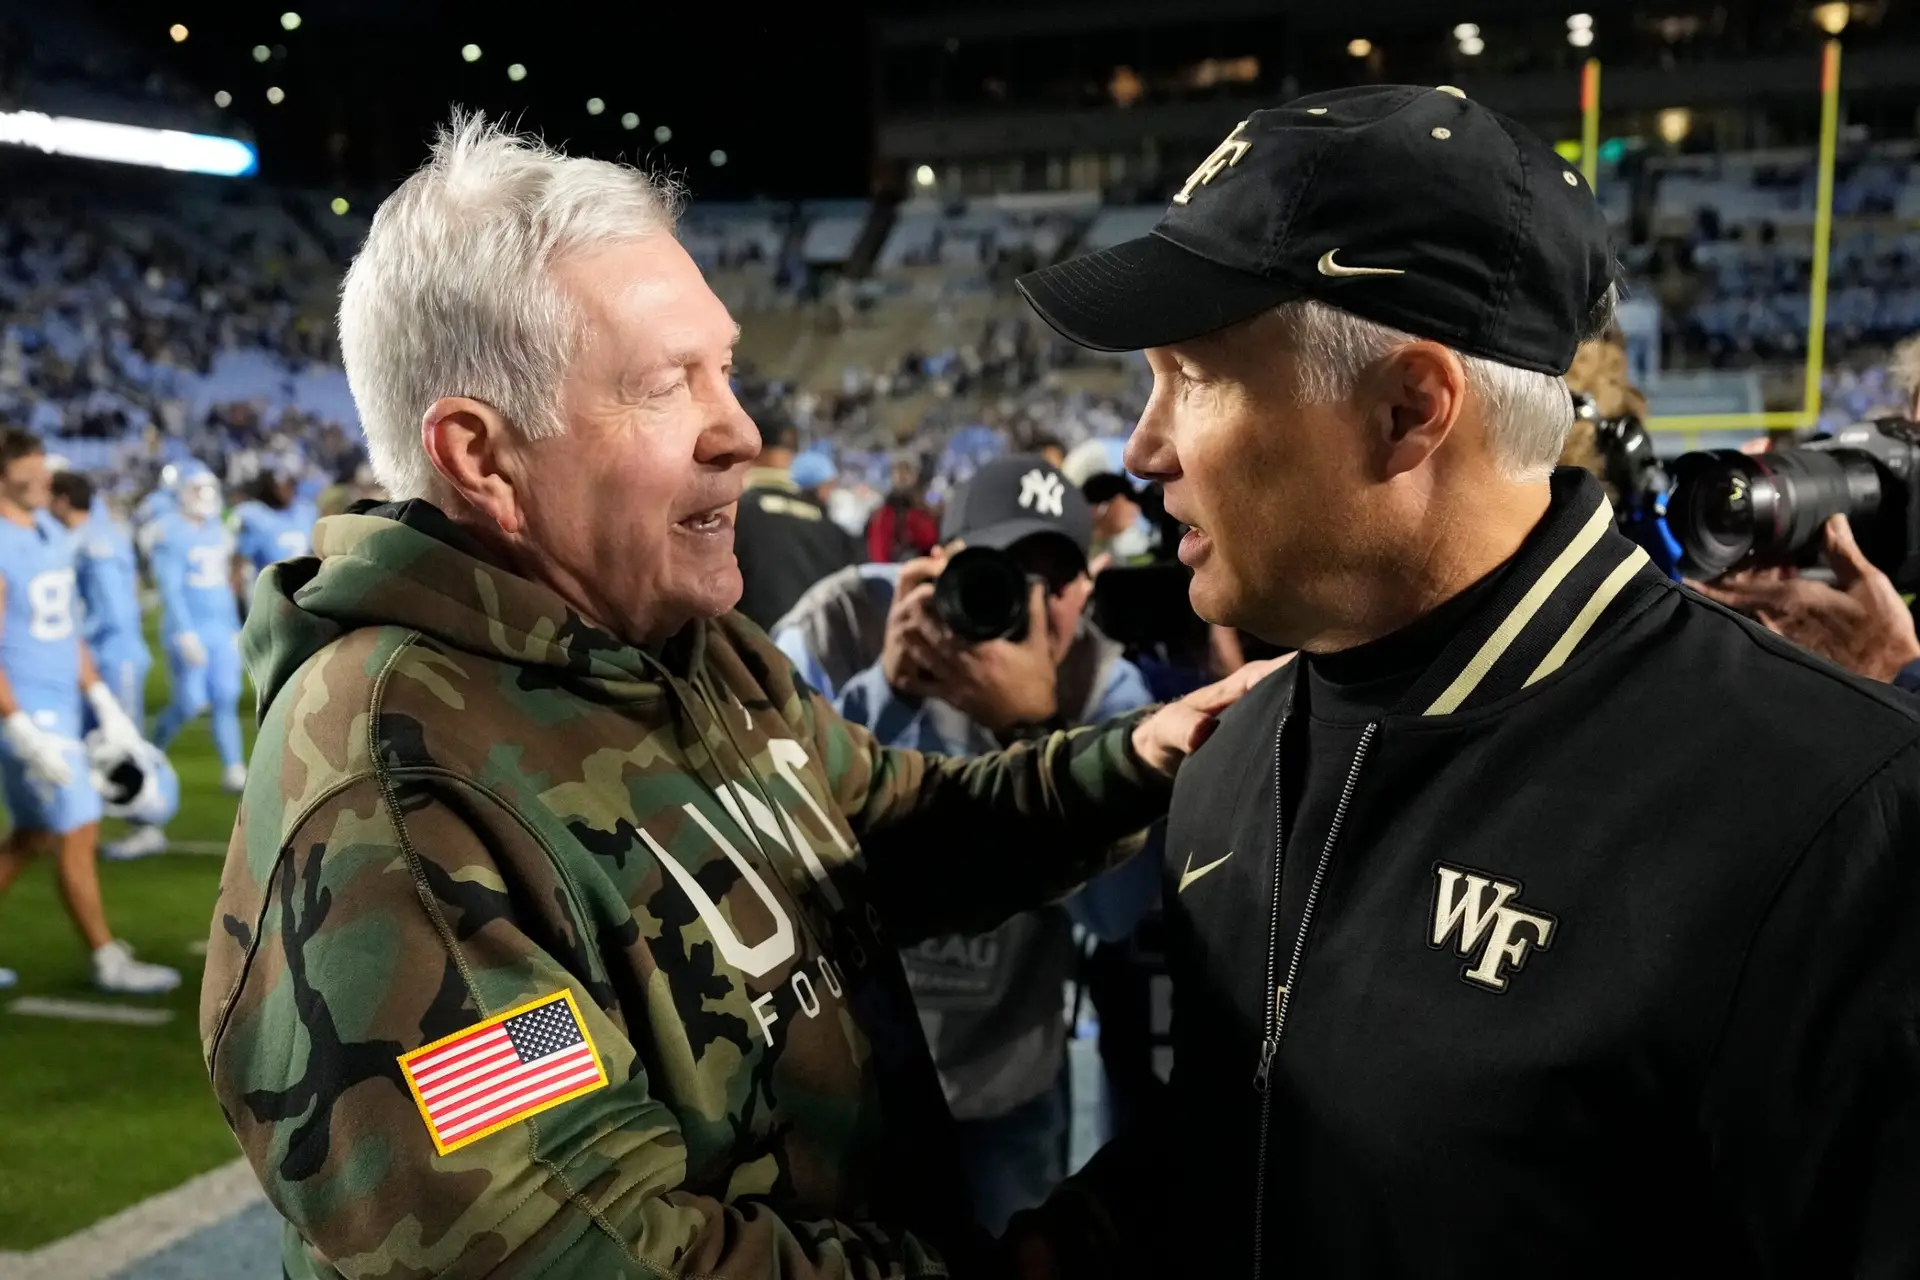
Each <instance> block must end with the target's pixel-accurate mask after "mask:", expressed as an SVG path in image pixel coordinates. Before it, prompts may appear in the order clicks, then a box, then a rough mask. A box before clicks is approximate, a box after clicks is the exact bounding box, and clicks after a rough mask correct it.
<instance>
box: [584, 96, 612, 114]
mask: <svg viewBox="0 0 1920 1280" xmlns="http://www.w3.org/2000/svg"><path fill="white" fill-rule="evenodd" d="M606 109H607V104H606V102H605V101H603V100H602V99H599V98H588V99H587V114H588V115H590V116H597V115H599V114H600V113H601V112H602V111H605V110H606Z"/></svg>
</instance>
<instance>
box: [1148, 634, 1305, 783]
mask: <svg viewBox="0 0 1920 1280" xmlns="http://www.w3.org/2000/svg"><path fill="white" fill-rule="evenodd" d="M1291 661H1293V655H1292V654H1287V655H1286V656H1284V657H1280V658H1269V659H1267V660H1266V661H1265V662H1249V663H1248V664H1247V665H1246V666H1244V667H1241V668H1240V669H1239V670H1238V671H1236V672H1234V673H1233V674H1232V675H1230V676H1228V677H1227V678H1226V679H1225V680H1216V681H1214V682H1213V683H1212V684H1210V685H1206V686H1205V687H1203V688H1199V689H1195V690H1194V691H1193V692H1192V693H1190V694H1188V695H1187V696H1186V697H1184V698H1182V699H1180V700H1179V701H1178V702H1169V703H1168V704H1167V705H1166V706H1164V707H1161V708H1160V709H1159V710H1158V711H1156V712H1154V713H1153V714H1152V715H1150V716H1148V717H1147V718H1146V719H1145V720H1142V721H1141V722H1140V723H1139V724H1137V725H1135V726H1134V729H1133V749H1134V751H1136V752H1137V753H1139V756H1140V758H1141V759H1142V760H1144V761H1145V762H1146V763H1147V765H1148V766H1149V767H1151V768H1153V769H1157V770H1158V771H1160V772H1161V773H1164V774H1166V775H1167V776H1169V777H1171V776H1173V774H1174V772H1175V771H1176V770H1178V769H1179V768H1180V763H1181V761H1183V760H1185V759H1186V758H1187V757H1188V756H1190V755H1192V754H1193V753H1194V752H1196V751H1198V750H1199V749H1200V744H1201V743H1203V742H1205V741H1206V740H1207V738H1208V736H1209V735H1211V734H1212V733H1213V728H1214V724H1215V718H1216V717H1218V716H1219V715H1220V714H1221V713H1223V712H1224V711H1226V709H1227V708H1228V707H1231V706H1232V705H1233V704H1234V703H1236V702H1238V701H1240V699H1241V697H1242V695H1244V694H1245V693H1246V691H1247V690H1249V689H1251V688H1253V686H1254V685H1256V684H1258V683H1259V682H1260V681H1261V680H1263V679H1265V678H1266V677H1267V676H1268V675H1271V674H1272V673H1273V672H1275V671H1278V670H1279V669H1280V668H1281V667H1284V666H1286V665H1287V663H1289V662H1291Z"/></svg>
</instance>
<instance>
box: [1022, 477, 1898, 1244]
mask: <svg viewBox="0 0 1920 1280" xmlns="http://www.w3.org/2000/svg"><path fill="white" fill-rule="evenodd" d="M1479 598H1480V600H1481V603H1479V604H1476V605H1475V607H1473V608H1472V609H1471V611H1470V612H1469V613H1468V615H1467V617H1466V618H1465V620H1464V622H1463V623H1462V625H1461V627H1460V629H1459V630H1458V632H1457V633H1456V634H1455V635H1454V637H1453V638H1452V640H1451V641H1448V642H1446V643H1445V644H1444V645H1442V646H1441V647H1440V656H1439V657H1438V658H1437V659H1436V660H1435V661H1433V662H1432V663H1431V665H1430V666H1428V668H1427V669H1426V671H1425V673H1424V674H1423V675H1421V676H1419V677H1418V678H1417V679H1415V680H1413V681H1412V682H1411V683H1412V687H1411V690H1410V692H1407V693H1406V694H1405V696H1403V697H1402V698H1401V699H1400V700H1399V702H1398V703H1397V706H1396V709H1395V710H1393V711H1391V712H1388V713H1387V714H1384V715H1381V716H1378V717H1377V718H1375V719H1373V720H1371V721H1370V722H1369V723H1367V724H1346V725H1327V726H1323V725H1321V724H1320V723H1319V722H1318V721H1316V722H1315V723H1314V725H1313V726H1312V728H1313V733H1312V736H1313V739H1314V743H1315V751H1316V756H1315V758H1314V759H1313V760H1312V761H1311V763H1310V764H1309V765H1308V766H1307V768H1306V769H1305V773H1306V775H1307V776H1308V777H1309V778H1310V779H1313V781H1310V782H1309V784H1308V785H1307V786H1306V787H1305V793H1306V794H1305V796H1304V798H1301V799H1299V800H1297V801H1296V800H1294V799H1291V798H1288V797H1286V796H1285V795H1284V788H1285V786H1286V785H1288V784H1287V781H1286V778H1285V777H1284V776H1280V775H1283V774H1285V773H1286V772H1287V770H1285V769H1283V768H1282V763H1281V762H1282V760H1283V759H1290V758H1291V757H1292V756H1294V755H1296V754H1297V751H1296V750H1295V747H1294V743H1295V737H1294V735H1296V734H1299V733H1301V731H1302V730H1303V728H1305V726H1303V725H1301V724H1300V723H1298V721H1297V720H1296V721H1294V722H1292V723H1289V712H1290V708H1291V707H1292V704H1293V703H1294V700H1295V696H1296V683H1297V680H1298V676H1297V673H1295V672H1291V671H1290V672H1288V673H1283V674H1282V675H1281V676H1277V677H1275V678H1272V679H1269V680H1268V681H1266V682H1265V683H1264V684H1263V685H1261V686H1257V687H1256V688H1255V690H1254V691H1253V693H1252V694H1250V695H1249V696H1248V697H1247V698H1246V699H1245V700H1243V701H1242V702H1241V703H1240V704H1239V705H1238V706H1237V707H1235V708H1234V709H1233V710H1232V711H1231V712H1229V713H1228V714H1227V715H1226V716H1224V717H1223V718H1222V720H1221V723H1220V726H1219V728H1218V731H1217V732H1216V733H1215V734H1214V735H1213V737H1212V738H1211V739H1210V740H1209V741H1208V743H1207V745H1206V746H1205V748H1204V749H1202V751H1201V752H1200V753H1199V754H1197V755H1196V756H1195V757H1194V758H1193V759H1192V760H1191V761H1189V762H1188V763H1187V765H1186V766H1185V767H1184V768H1183V769H1182V770H1181V772H1180V775H1179V781H1178V784H1177V787H1176V790H1175V795H1174V802H1173V809H1172V813H1171V815H1170V818H1169V828H1168V838H1167V843H1166V850H1167V862H1166V903H1167V910H1168V933H1169V945H1168V963H1169V966H1170V969H1171V972H1172V976H1173V981H1174V993H1175V995H1174V999H1175V1026H1174V1039H1175V1066H1174V1078H1173V1086H1174V1088H1173V1095H1174V1100H1173V1113H1172V1115H1171V1116H1170V1117H1169V1123H1168V1124H1167V1125H1166V1127H1165V1131H1164V1132H1161V1133H1157V1134H1150V1135H1146V1136H1142V1137H1140V1138H1138V1139H1137V1140H1135V1141H1132V1142H1129V1141H1127V1140H1125V1139H1123V1140H1121V1141H1120V1142H1117V1143H1115V1144H1114V1145H1112V1146H1110V1147H1109V1148H1108V1149H1107V1150H1105V1151H1103V1152H1102V1153H1101V1154H1100V1155H1099V1156H1098V1157H1096V1159H1095V1160H1094V1162H1093V1164H1092V1165H1090V1166H1089V1167H1088V1169H1087V1170H1086V1171H1084V1172H1083V1173H1082V1174H1081V1175H1080V1176H1079V1177H1077V1178H1075V1179H1073V1180H1071V1181H1070V1182H1069V1183H1068V1185H1067V1186H1066V1187H1065V1188H1063V1189H1062V1191H1061V1192H1060V1193H1059V1194H1057V1195H1056V1196H1055V1198H1054V1200H1053V1201H1051V1202H1050V1203H1049V1204H1048V1206H1047V1207H1046V1208H1045V1209H1043V1210H1041V1211H1040V1212H1039V1214H1038V1215H1037V1216H1035V1217H1033V1218H1030V1219H1028V1220H1026V1221H1024V1222H1021V1223H1016V1230H1020V1229H1029V1230H1039V1231H1042V1232H1044V1233H1045V1234H1046V1235H1048V1236H1049V1237H1050V1238H1051V1239H1052V1240H1053V1241H1054V1243H1055V1246H1056V1252H1057V1253H1058V1256H1059V1257H1060V1259H1061V1261H1062V1263H1063V1266H1064V1269H1065V1271H1066V1272H1067V1273H1068V1274H1098V1275H1179V1276H1189V1275H1190V1276H1206V1277H1215V1276H1228V1277H1233V1276H1251V1275H1265V1276H1300V1277H1322V1276H1418V1277H1423V1278H1437V1277H1472V1278H1473V1280H1508V1278H1509V1277H1521V1276H1530V1277H1531V1276H1551V1277H1556V1278H1558V1277H1568V1276H1595V1277H1600V1276H1606V1277H1618V1276H1627V1275H1631V1276H1636V1277H1645V1276H1667V1275H1673V1276H1708V1275H1711V1276H1740V1277H1750V1276H1833V1275H1845V1276H1887V1277H1893V1276H1903V1277H1912V1276H1920V714H1916V710H1915V708H1914V707H1913V706H1912V705H1911V700H1910V699H1909V697H1908V696H1907V695H1905V694H1903V693H1900V692H1898V691H1894V690H1890V689H1887V688H1885V687H1883V686H1878V685H1873V684H1870V683H1868V682H1865V681H1861V680H1858V679H1855V678H1853V677H1851V676H1848V675H1846V674H1844V673H1842V672H1840V671H1838V670H1837V669H1835V668H1833V667H1831V666H1828V665H1827V664H1825V663H1824V662H1822V661H1820V660H1818V659H1816V658H1813V657H1811V656H1809V655H1808V654H1806V653H1804V652H1802V651H1800V650H1798V649H1796V648H1794V647H1792V646H1790V645H1788V644H1786V643H1784V642H1783V641H1781V640H1779V639H1777V638H1776V637H1774V636H1772V635H1771V634H1769V633H1768V632H1766V631H1765V630H1764V629H1762V628H1760V627H1758V626H1755V625H1753V624H1751V623H1750V622H1748V621H1746V620H1745V619H1743V618H1740V617H1739V616H1737V615H1735V614H1733V613H1730V612H1728V611H1726V610H1724V609H1721V608H1720V607H1718V606H1717V605H1714V604H1712V603H1710V602H1708V601H1706V600H1703V599H1701V598H1700V597H1699V596H1697V595H1695V594H1693V593H1691V592H1688V591H1686V590H1685V589H1683V588H1681V587H1679V586H1677V585H1675V584H1673V583H1671V582H1669V581H1667V580H1666V579H1665V578H1663V577H1662V576H1661V575H1660V574H1659V573H1658V572H1656V571H1655V570H1654V569H1653V568H1652V567H1651V565H1649V564H1648V563H1647V561H1646V557H1645V555H1644V554H1643V553H1642V552H1640V551H1639V550H1638V549H1637V548H1635V547H1634V546H1633V544H1631V543H1630V542H1628V541H1627V540H1625V539H1624V538H1621V537H1620V536H1618V535H1617V534H1615V533H1614V531H1613V528H1612V524H1611V512H1610V511H1609V509H1608V508H1607V507H1606V504H1605V502H1604V499H1603V498H1602V497H1601V495H1600V492H1599V489H1598V487H1597V486H1596V485H1595V484H1594V483H1593V482H1592V481H1591V480H1589V479H1587V478H1586V477H1585V476H1584V474H1583V473H1569V472H1561V473H1558V474H1556V476H1555V478H1554V500H1553V504H1552V508H1551V510H1550V512H1549V514H1548V515H1547V517H1546V518H1545V520H1543V521H1542V523H1541V525H1540V526H1539V527H1538V528H1537V529H1536V531H1535V533H1534V534H1533V536H1532V537H1531V538H1530V539H1529V540H1528V541H1527V543H1526V544H1525V546H1523V548H1522V549H1521V551H1520V552H1519V554H1518V555H1517V557H1516V558H1515V559H1514V560H1513V561H1512V562H1510V564H1509V566H1508V569H1507V571H1505V572H1504V573H1503V574H1502V575H1501V576H1500V578H1499V580H1498V583H1497V585H1495V586H1493V587H1492V589H1490V590H1489V591H1484V592H1481V593H1479ZM1302 714H1303V715H1307V714H1312V712H1311V711H1307V712H1302ZM1283 726H1284V727H1283ZM1323 728H1324V729H1325V732H1322V729H1323ZM1283 736H1284V738H1285V740H1286V743H1287V749H1286V750H1284V751H1283V750H1282V740H1283ZM1328 744H1338V748H1339V749H1338V750H1337V752H1333V753H1332V754H1333V755H1334V756H1335V757H1336V758H1328V756H1329V753H1330V748H1329V746H1328ZM1277 778H1278V779H1279V786H1278V787H1277V786H1276V779H1277ZM1283 812H1286V813H1288V814H1289V817H1288V819H1287V822H1286V829H1285V830H1278V829H1277V827H1278V825H1279V824H1280V815H1281V814H1282V813H1283ZM1276 889H1277V896H1276Z"/></svg>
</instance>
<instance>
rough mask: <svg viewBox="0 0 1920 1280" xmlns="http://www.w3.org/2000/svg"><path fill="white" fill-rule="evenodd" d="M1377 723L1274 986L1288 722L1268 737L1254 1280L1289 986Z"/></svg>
mask: <svg viewBox="0 0 1920 1280" xmlns="http://www.w3.org/2000/svg"><path fill="white" fill-rule="evenodd" d="M1379 727H1380V726H1379V725H1378V724H1377V723H1374V724H1369V725H1367V727H1366V728H1365V729H1362V730H1361V731H1360V745H1359V746H1358V747H1356V748H1355V749H1354V753H1353V763H1352V764H1350V765H1348V766H1347V780H1346V783H1345V784H1344V785H1343V786H1342V787H1341V788H1340V802H1339V804H1337V805H1335V806H1334V810H1333V822H1332V823H1331V824H1330V825H1329V826H1328V827H1327V839H1326V843H1325V844H1323V845H1321V847H1320V861H1319V863H1318V864H1317V865H1315V867H1314V869H1313V882H1312V883H1311V884H1309V885H1308V886H1307V902H1306V905H1305V906H1304V907H1303V908H1302V909H1301V911H1300V928H1299V930H1298V931H1297V932H1296V933H1295V934H1294V936H1293V951H1292V953H1291V954H1290V955H1289V956H1288V958H1287V980H1286V981H1285V982H1284V983H1282V984H1281V985H1279V986H1278V987H1276V986H1275V985H1274V981H1273V977H1274V973H1273V970H1274V961H1275V959H1276V958H1277V956H1278V955H1279V941H1280V868H1281V855H1282V851H1283V850H1284V849H1285V847H1286V846H1285V845H1284V844H1283V843H1282V839H1281V837H1282V835H1283V834H1284V832H1283V830H1282V819H1281V814H1282V813H1284V812H1285V809H1284V807H1283V806H1282V804H1281V792H1280V783H1281V757H1280V744H1281V739H1282V738H1283V737H1284V735H1285V734H1286V731H1287V718H1286V717H1285V716H1282V717H1281V718H1280V728H1279V730H1278V731H1276V732H1275V734H1274V737H1273V910H1272V913H1271V915H1270V917H1269V924H1268V928H1267V987H1266V989H1267V992H1268V994H1267V996H1266V997H1265V999H1266V1006H1267V1013H1266V1024H1267V1033H1266V1035H1265V1037H1264V1038H1262V1040H1261V1041H1260V1065H1259V1067H1258V1069H1257V1070H1256V1071H1255V1072H1254V1077H1253V1087H1254V1088H1255V1089H1256V1090H1258V1091H1259V1094H1260V1140H1259V1147H1258V1154H1257V1155H1256V1157H1255V1160H1256V1163H1255V1165H1254V1170H1253V1197H1254V1199H1253V1274H1254V1280H1260V1276H1261V1275H1262V1271H1261V1267H1262V1265H1263V1262H1264V1258H1263V1256H1262V1254H1263V1251H1264V1247H1265V1244H1266V1225H1267V1134H1268V1130H1269V1129H1270V1128H1271V1126H1272V1123H1273V1059H1274V1056H1275V1055H1276V1054H1278V1053H1279V1052H1280V1037H1281V1036H1282V1035H1283V1034H1284V1033H1285V1032H1286V1029H1287V1007H1288V1005H1289V1004H1291V1003H1292V1000H1293V987H1294V984H1295V983H1296V982H1297V981H1299V978H1300V958H1301V956H1303V955H1305V954H1306V950H1307V934H1308V931H1309V930H1311V929H1312V927H1313V912H1314V908H1315V907H1316V906H1318V905H1319V902H1320V886H1321V885H1323V884H1325V883H1326V880H1327V867H1328V865H1329V864H1330V863H1331V862H1332V861H1333V845H1334V842H1335V841H1336V840H1338V839H1339V838H1340V828H1341V826H1342V825H1343V824H1344V823H1345V822H1346V820H1347V808H1348V806H1349V805H1351V804H1352V803H1353V788H1354V786H1355V784H1356V783H1358V782H1359V781H1360V766H1361V764H1362V763H1363V762H1365V760H1366V758H1367V748H1368V747H1370V746H1371V745H1373V735H1374V733H1375V731H1376V730H1378V729H1379Z"/></svg>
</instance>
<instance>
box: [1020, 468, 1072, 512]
mask: <svg viewBox="0 0 1920 1280" xmlns="http://www.w3.org/2000/svg"><path fill="white" fill-rule="evenodd" d="M1066 493H1067V487H1066V485H1064V484H1062V483H1061V482H1060V477H1059V476H1057V475H1054V474H1053V473H1052V472H1051V471H1042V470H1040V469H1039V468H1038V467H1035V468H1034V469H1033V470H1032V471H1029V472H1027V474H1025V475H1023V476H1021V477H1020V505H1021V506H1022V507H1025V508H1026V509H1028V510H1029V511H1032V512H1034V513H1035V514H1036V515H1043V516H1052V517H1053V518H1054V519H1056V520H1058V519H1061V518H1062V517H1064V516H1065V515H1066V508H1065V504H1064V503H1063V502H1062V499H1063V498H1065V497H1066Z"/></svg>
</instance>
